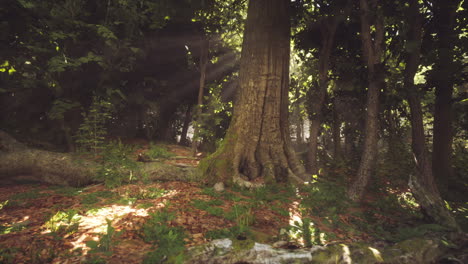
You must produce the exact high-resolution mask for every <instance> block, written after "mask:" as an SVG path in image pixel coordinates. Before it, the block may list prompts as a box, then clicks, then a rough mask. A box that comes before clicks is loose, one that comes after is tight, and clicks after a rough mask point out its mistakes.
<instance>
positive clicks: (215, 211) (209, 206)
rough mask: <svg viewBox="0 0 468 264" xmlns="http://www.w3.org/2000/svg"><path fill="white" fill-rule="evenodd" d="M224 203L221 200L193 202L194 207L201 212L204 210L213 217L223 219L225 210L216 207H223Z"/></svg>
mask: <svg viewBox="0 0 468 264" xmlns="http://www.w3.org/2000/svg"><path fill="white" fill-rule="evenodd" d="M222 204H223V201H221V200H211V201H204V200H193V202H192V205H193V206H194V207H195V208H197V209H200V210H204V211H206V212H208V213H209V214H211V215H214V216H218V217H221V216H222V215H223V214H224V210H223V209H222V208H220V207H214V206H218V205H222Z"/></svg>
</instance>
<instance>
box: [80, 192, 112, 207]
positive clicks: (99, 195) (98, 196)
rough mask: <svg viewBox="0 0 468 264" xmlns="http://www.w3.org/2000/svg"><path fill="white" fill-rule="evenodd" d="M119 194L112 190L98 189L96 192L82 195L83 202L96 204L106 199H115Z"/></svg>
mask: <svg viewBox="0 0 468 264" xmlns="http://www.w3.org/2000/svg"><path fill="white" fill-rule="evenodd" d="M116 197H118V195H117V194H116V193H114V192H111V191H98V192H94V193H88V194H84V195H82V196H81V204H86V205H90V204H95V203H98V202H99V201H101V200H104V199H113V198H116Z"/></svg>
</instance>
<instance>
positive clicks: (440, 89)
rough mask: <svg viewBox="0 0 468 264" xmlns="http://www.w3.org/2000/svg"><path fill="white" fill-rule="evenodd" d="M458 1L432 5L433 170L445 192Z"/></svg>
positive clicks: (449, 166) (450, 174) (450, 170)
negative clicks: (434, 45) (434, 37)
mask: <svg viewBox="0 0 468 264" xmlns="http://www.w3.org/2000/svg"><path fill="white" fill-rule="evenodd" d="M459 2H460V1H459V0H452V1H444V0H438V1H435V2H434V9H435V12H434V19H435V21H436V26H437V29H436V30H437V39H438V48H437V61H436V63H435V66H434V71H435V72H434V76H433V78H434V84H435V95H436V100H435V105H434V138H433V150H432V166H433V171H434V174H435V177H436V179H437V180H438V182H439V183H440V186H441V187H442V188H443V189H445V190H447V188H448V183H449V181H450V179H453V168H452V140H453V135H452V133H453V128H452V94H453V85H454V71H455V66H454V51H453V50H454V47H455V45H454V43H455V40H456V38H457V37H458V36H457V35H456V33H455V30H454V27H455V26H454V24H455V13H456V9H457V7H458V4H459Z"/></svg>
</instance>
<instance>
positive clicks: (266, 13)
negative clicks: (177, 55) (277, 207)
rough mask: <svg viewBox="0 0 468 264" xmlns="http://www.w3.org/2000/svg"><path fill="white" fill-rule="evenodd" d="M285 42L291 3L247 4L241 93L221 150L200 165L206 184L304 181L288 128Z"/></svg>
mask: <svg viewBox="0 0 468 264" xmlns="http://www.w3.org/2000/svg"><path fill="white" fill-rule="evenodd" d="M289 42H290V24H289V1H288V0H255V1H249V7H248V14H247V22H246V27H245V33H244V42H243V45H242V56H241V65H240V73H239V79H240V82H239V83H240V89H239V94H238V98H237V102H236V104H235V110H234V115H233V118H232V121H231V124H230V127H229V129H228V131H227V134H226V137H225V139H224V142H223V144H222V146H221V147H220V148H219V149H218V150H217V151H216V152H215V153H214V154H213V155H211V156H210V157H208V158H206V159H205V160H204V161H202V163H201V164H200V168H201V170H202V173H203V175H205V177H206V181H207V182H210V183H213V182H219V181H222V182H225V183H227V184H232V183H236V184H238V185H243V186H247V187H252V186H258V185H259V184H263V183H264V182H273V181H286V180H289V179H291V178H293V179H295V180H297V181H302V180H301V179H300V178H299V177H298V176H302V175H303V168H302V166H301V165H300V163H299V162H298V160H297V157H296V156H295V153H294V152H293V150H292V147H291V143H290V134H289V124H288V90H289V89H288V86H289V52H290V43H289Z"/></svg>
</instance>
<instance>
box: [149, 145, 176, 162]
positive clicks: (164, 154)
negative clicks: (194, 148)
mask: <svg viewBox="0 0 468 264" xmlns="http://www.w3.org/2000/svg"><path fill="white" fill-rule="evenodd" d="M146 155H148V157H149V158H150V159H161V158H162V159H166V158H170V157H173V156H175V154H174V153H172V152H169V151H168V150H167V149H166V147H164V146H162V145H157V144H153V143H150V149H149V150H148V151H147V152H146Z"/></svg>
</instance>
